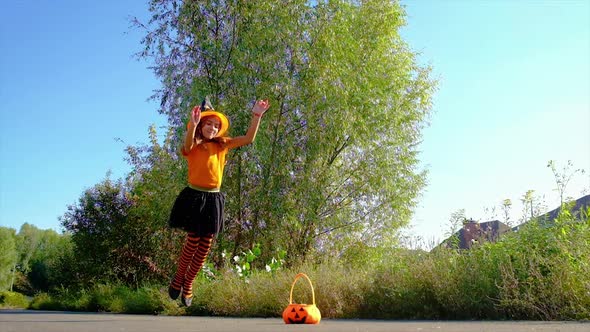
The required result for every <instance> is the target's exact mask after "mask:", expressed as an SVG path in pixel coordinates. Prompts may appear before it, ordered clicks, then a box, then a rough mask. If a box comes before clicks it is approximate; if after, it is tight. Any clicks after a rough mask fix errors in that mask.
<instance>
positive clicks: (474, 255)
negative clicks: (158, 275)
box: [30, 214, 590, 320]
mask: <svg viewBox="0 0 590 332" xmlns="http://www.w3.org/2000/svg"><path fill="white" fill-rule="evenodd" d="M357 258H358V257H357ZM356 261H357V262H369V261H371V262H373V263H364V264H352V263H351V261H348V260H344V259H341V260H337V259H333V260H331V261H324V262H322V263H321V264H316V265H303V266H298V267H296V268H291V269H286V268H281V269H278V270H276V271H273V272H267V271H266V270H252V271H251V273H250V274H249V275H248V276H247V278H245V277H244V276H240V275H239V274H237V273H236V272H235V270H225V271H220V272H218V274H217V275H216V276H215V277H214V278H212V279H208V278H205V277H202V276H200V277H199V278H198V280H197V281H196V282H195V285H194V288H195V289H194V294H195V295H194V296H195V298H194V300H193V305H192V306H191V307H189V308H183V307H180V306H179V301H171V300H170V299H169V298H168V295H167V285H146V286H143V287H139V288H137V289H131V288H128V287H126V286H123V285H120V284H101V285H94V286H92V287H89V288H88V289H85V290H80V291H72V290H67V289H62V290H60V291H57V292H54V293H52V294H46V293H43V294H39V295H37V296H36V297H35V298H34V299H33V301H32V303H31V304H30V308H32V309H45V310H74V311H107V312H117V313H136V314H162V315H215V316H235V317H280V315H281V313H282V311H283V310H284V308H285V307H286V306H287V305H288V304H289V303H288V302H289V291H290V289H291V284H292V282H293V278H294V277H295V275H296V274H297V273H299V272H304V273H306V274H307V275H308V276H309V277H310V279H311V280H312V282H313V287H314V289H315V297H316V304H317V306H318V308H319V309H320V311H321V313H322V317H324V318H367V319H526V320H530V319H534V320H589V319H590V222H589V221H588V219H587V218H585V219H584V220H581V221H580V220H574V219H573V218H571V216H568V215H566V214H565V215H563V216H561V217H560V218H559V219H558V220H557V221H556V224H555V225H554V226H552V227H541V226H539V225H538V224H535V223H531V224H530V225H528V226H527V227H524V228H522V229H520V230H519V231H518V232H516V233H512V234H509V235H506V236H504V238H503V239H502V240H501V241H500V242H497V243H485V244H482V245H480V246H477V247H475V248H473V249H471V250H467V251H459V250H452V249H446V248H438V249H437V250H433V251H432V252H430V253H427V252H420V251H408V250H403V249H395V250H392V251H391V253H390V254H389V255H386V256H383V257H381V259H357V260H356ZM293 298H294V302H296V303H311V301H312V300H311V289H310V287H309V285H308V284H307V281H306V280H305V279H300V280H299V281H298V282H297V283H296V284H295V288H294V293H293Z"/></svg>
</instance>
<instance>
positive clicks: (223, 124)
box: [201, 111, 229, 137]
mask: <svg viewBox="0 0 590 332" xmlns="http://www.w3.org/2000/svg"><path fill="white" fill-rule="evenodd" d="M210 116H215V117H217V118H219V120H220V121H221V128H219V131H218V132H217V135H215V137H221V136H223V135H225V133H226V132H227V130H228V129H229V120H228V119H227V117H226V116H225V115H223V114H222V113H219V112H216V111H205V112H201V121H202V120H203V119H204V118H206V117H210Z"/></svg>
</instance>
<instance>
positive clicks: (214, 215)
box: [168, 187, 225, 236]
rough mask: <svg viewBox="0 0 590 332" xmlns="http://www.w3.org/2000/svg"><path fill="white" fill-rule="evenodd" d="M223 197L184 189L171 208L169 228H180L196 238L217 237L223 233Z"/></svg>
mask: <svg viewBox="0 0 590 332" xmlns="http://www.w3.org/2000/svg"><path fill="white" fill-rule="evenodd" d="M224 205H225V195H224V194H223V193H221V192H205V191H200V190H195V189H192V188H190V187H186V188H184V189H183V190H182V191H181V192H180V194H178V197H176V201H174V206H172V212H171V213H170V220H169V222H168V224H169V226H170V227H172V228H180V229H183V230H185V231H187V232H191V233H195V234H196V236H207V235H211V234H213V235H217V234H219V233H220V232H221V231H223V226H224V225H223V207H224Z"/></svg>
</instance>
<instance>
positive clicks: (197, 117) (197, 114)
mask: <svg viewBox="0 0 590 332" xmlns="http://www.w3.org/2000/svg"><path fill="white" fill-rule="evenodd" d="M199 121H201V106H199V105H197V106H195V107H193V110H192V111H191V122H192V124H193V125H194V126H195V127H196V126H197V125H198V124H199Z"/></svg>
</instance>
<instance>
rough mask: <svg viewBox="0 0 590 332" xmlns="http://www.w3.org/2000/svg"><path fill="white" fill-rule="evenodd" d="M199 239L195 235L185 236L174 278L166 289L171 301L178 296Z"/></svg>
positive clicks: (188, 234)
mask: <svg viewBox="0 0 590 332" xmlns="http://www.w3.org/2000/svg"><path fill="white" fill-rule="evenodd" d="M199 239H200V238H199V237H198V236H197V235H196V234H195V233H187V234H186V240H185V242H184V246H183V247H182V253H181V255H180V259H179V260H178V268H177V270H176V275H175V276H174V279H172V282H171V283H170V287H168V294H169V295H170V297H171V298H172V299H173V300H176V299H177V298H178V295H180V289H181V288H182V284H183V283H184V279H185V275H186V272H187V268H188V266H189V264H190V262H191V261H192V260H193V256H194V255H195V252H197V248H198V246H199Z"/></svg>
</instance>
